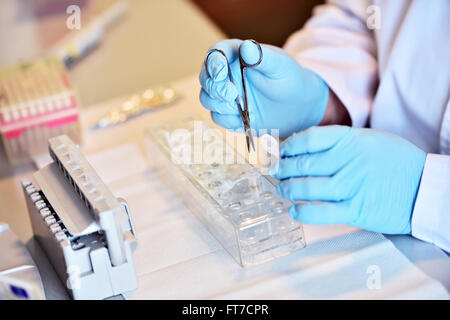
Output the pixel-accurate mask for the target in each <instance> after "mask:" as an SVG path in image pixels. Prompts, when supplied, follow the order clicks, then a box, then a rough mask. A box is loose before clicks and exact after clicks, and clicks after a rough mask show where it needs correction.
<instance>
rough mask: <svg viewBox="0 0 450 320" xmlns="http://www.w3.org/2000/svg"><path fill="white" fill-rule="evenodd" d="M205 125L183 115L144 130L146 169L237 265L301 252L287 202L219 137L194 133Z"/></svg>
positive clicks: (298, 230)
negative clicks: (167, 187)
mask: <svg viewBox="0 0 450 320" xmlns="http://www.w3.org/2000/svg"><path fill="white" fill-rule="evenodd" d="M207 127H208V126H207V124H206V123H205V122H203V121H200V120H198V119H197V118H195V117H186V118H183V119H181V120H179V121H175V122H172V123H167V124H164V125H161V126H156V127H152V128H149V129H147V130H146V133H145V145H146V150H147V155H148V158H149V161H150V163H151V166H152V168H153V169H155V170H156V171H157V172H158V174H159V176H160V177H161V178H162V180H163V181H165V183H166V184H167V185H168V186H169V187H170V188H171V189H172V190H173V191H174V192H175V193H176V194H177V195H178V196H179V197H180V198H181V199H182V200H183V202H184V203H185V204H186V206H187V207H188V208H189V209H190V210H191V211H192V213H193V214H194V215H195V216H196V217H197V218H198V219H199V220H200V221H201V222H202V223H203V224H204V226H205V227H206V228H207V229H208V230H209V232H210V233H211V234H212V235H213V236H214V237H215V238H216V239H217V240H218V241H219V242H220V243H221V244H222V246H223V247H224V248H225V249H226V250H227V251H228V252H229V253H230V254H231V255H232V256H233V258H234V259H235V260H236V261H237V262H238V263H239V264H240V265H241V266H249V265H254V264H259V263H262V262H266V261H269V260H272V259H274V258H277V257H281V256H284V255H287V254H289V253H291V252H292V251H294V250H297V249H300V248H303V247H304V246H305V245H306V243H305V240H304V235H303V228H302V225H301V224H300V223H298V222H296V221H295V220H293V219H292V218H291V217H290V216H289V214H288V208H289V207H290V206H291V205H292V203H291V202H290V201H288V200H285V199H283V198H281V197H280V196H279V195H278V194H277V192H276V190H275V186H274V185H273V184H272V183H271V181H270V180H269V179H268V178H267V177H266V176H264V175H262V174H261V173H260V171H259V170H258V169H257V168H256V167H254V166H252V165H250V164H249V163H248V162H247V161H246V160H245V159H244V158H243V157H242V156H240V155H239V154H238V153H237V152H236V151H235V150H234V148H232V147H231V146H230V145H228V144H227V143H226V142H225V139H223V138H222V139H221V140H220V137H217V136H214V137H212V136H211V135H209V136H208V134H205V132H208V131H207V130H206V131H205V130H204V131H203V132H199V128H207ZM200 131H201V130H200ZM199 137H200V138H199ZM196 138H197V139H196ZM206 153H209V154H210V155H211V154H215V155H216V157H211V156H205V154H206ZM217 155H222V160H224V161H222V162H220V161H216V160H217V159H220V158H221V157H220V156H218V157H217ZM196 159H197V161H195V160H196ZM199 159H200V161H199ZM230 159H232V160H230Z"/></svg>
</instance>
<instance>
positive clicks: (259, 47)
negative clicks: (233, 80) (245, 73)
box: [239, 39, 263, 68]
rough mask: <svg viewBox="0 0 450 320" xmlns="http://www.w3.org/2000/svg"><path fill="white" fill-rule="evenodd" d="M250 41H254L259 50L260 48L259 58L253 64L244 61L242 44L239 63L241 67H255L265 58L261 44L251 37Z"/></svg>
mask: <svg viewBox="0 0 450 320" xmlns="http://www.w3.org/2000/svg"><path fill="white" fill-rule="evenodd" d="M249 41H251V42H253V44H254V45H255V46H256V47H257V48H258V50H259V59H258V61H257V62H255V63H251V64H250V63H246V62H245V61H244V59H243V58H242V55H241V48H242V44H241V45H240V46H239V64H240V65H241V68H253V67H256V66H258V65H259V64H260V63H261V61H262V59H263V52H262V48H261V45H260V44H259V43H258V42H257V41H256V40H253V39H250V40H249Z"/></svg>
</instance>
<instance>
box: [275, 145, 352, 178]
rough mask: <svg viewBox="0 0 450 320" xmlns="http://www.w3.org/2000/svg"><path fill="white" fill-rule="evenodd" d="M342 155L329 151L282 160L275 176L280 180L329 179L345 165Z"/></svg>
mask: <svg viewBox="0 0 450 320" xmlns="http://www.w3.org/2000/svg"><path fill="white" fill-rule="evenodd" d="M341 158H342V157H341V154H340V153H337V152H333V150H328V151H325V152H318V153H306V154H301V155H298V156H293V157H285V158H282V159H280V161H279V163H278V171H277V172H276V173H274V174H273V177H274V178H277V179H279V180H283V179H289V178H296V177H329V176H333V175H334V174H336V173H337V172H338V171H339V170H340V169H341V168H342V166H343V165H344V164H345V162H344V159H341Z"/></svg>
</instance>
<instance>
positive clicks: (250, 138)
mask: <svg viewBox="0 0 450 320" xmlns="http://www.w3.org/2000/svg"><path fill="white" fill-rule="evenodd" d="M245 137H246V140H247V150H248V152H250V146H251V147H252V149H253V151H256V148H255V142H254V141H253V135H252V132H251V129H250V128H248V129H247V130H245Z"/></svg>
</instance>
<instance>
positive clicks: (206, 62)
mask: <svg viewBox="0 0 450 320" xmlns="http://www.w3.org/2000/svg"><path fill="white" fill-rule="evenodd" d="M213 52H219V53H220V54H221V55H223V56H224V57H225V61H226V62H227V67H228V78H229V79H230V81H231V82H232V83H234V81H233V75H232V74H231V67H230V62H229V61H228V58H227V55H226V54H225V52H224V51H223V50H221V49H217V48H214V49H210V50H209V51H208V53H207V55H206V58H205V62H204V65H205V70H206V72H207V73H208V76H210V77H211V75H210V74H209V71H208V65H207V64H208V59H209V56H210V55H211V54H212V53H213Z"/></svg>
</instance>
